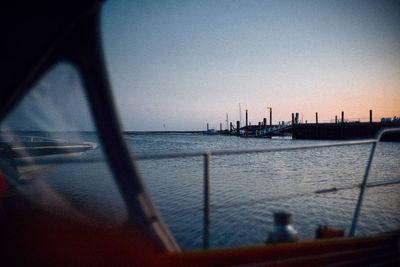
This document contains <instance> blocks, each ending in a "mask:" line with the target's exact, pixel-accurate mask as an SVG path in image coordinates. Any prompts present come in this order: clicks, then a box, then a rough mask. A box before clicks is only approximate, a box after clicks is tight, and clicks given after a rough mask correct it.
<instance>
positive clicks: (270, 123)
mask: <svg viewBox="0 0 400 267" xmlns="http://www.w3.org/2000/svg"><path fill="white" fill-rule="evenodd" d="M269 126H272V108H269Z"/></svg>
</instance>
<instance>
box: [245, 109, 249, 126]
mask: <svg viewBox="0 0 400 267" xmlns="http://www.w3.org/2000/svg"><path fill="white" fill-rule="evenodd" d="M247 126H249V112H248V110H247V109H246V130H247Z"/></svg>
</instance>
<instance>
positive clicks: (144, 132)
mask: <svg viewBox="0 0 400 267" xmlns="http://www.w3.org/2000/svg"><path fill="white" fill-rule="evenodd" d="M10 133H11V134H12V133H18V134H41V133H50V134H51V133H56V134H57V133H97V131H51V132H49V131H36V130H34V131H30V130H26V131H25V130H17V131H0V134H10ZM122 133H123V134H125V135H140V134H201V133H203V131H123V132H122Z"/></svg>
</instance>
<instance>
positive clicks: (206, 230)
mask: <svg viewBox="0 0 400 267" xmlns="http://www.w3.org/2000/svg"><path fill="white" fill-rule="evenodd" d="M210 157H211V154H210V153H209V152H207V153H206V154H204V184H203V187H204V210H203V212H204V213H203V248H204V249H208V247H209V236H210Z"/></svg>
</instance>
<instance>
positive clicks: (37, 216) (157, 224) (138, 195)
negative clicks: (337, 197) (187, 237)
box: [0, 1, 400, 266]
mask: <svg viewBox="0 0 400 267" xmlns="http://www.w3.org/2000/svg"><path fill="white" fill-rule="evenodd" d="M101 5H102V3H101V2H100V1H60V2H58V1H57V2H46V3H37V2H28V3H25V4H24V6H23V7H20V6H16V7H15V8H13V9H10V10H7V12H4V14H3V15H4V16H3V18H2V19H4V20H5V21H7V22H8V23H6V24H4V23H3V25H4V26H5V27H6V31H5V32H3V35H2V36H3V40H7V42H3V43H5V44H6V45H7V48H3V52H4V51H7V53H10V54H12V55H13V60H10V61H7V60H5V61H2V62H1V65H2V72H3V74H5V75H4V77H3V78H2V86H3V87H2V90H1V97H0V102H1V104H0V118H1V119H4V118H5V117H6V116H7V114H8V113H9V112H11V110H12V109H13V108H14V107H15V106H16V104H17V103H18V102H19V101H20V100H21V99H22V98H23V96H24V95H25V94H26V93H27V92H28V91H29V90H30V89H31V87H32V85H33V84H34V82H35V81H37V80H38V79H39V78H40V77H41V76H42V75H43V73H44V72H45V71H46V70H48V69H49V68H51V67H52V66H54V64H55V63H57V62H60V61H61V60H68V61H69V62H72V63H73V64H74V65H75V66H76V67H77V69H78V70H79V72H80V74H81V76H82V80H83V84H84V87H85V92H86V94H87V97H88V100H89V103H90V107H91V112H92V114H93V116H94V120H95V125H96V128H97V132H98V134H99V137H100V141H101V144H102V146H103V148H104V154H105V158H106V160H107V161H108V165H109V166H110V169H111V172H112V177H113V178H114V180H115V183H116V184H117V186H118V189H119V192H120V194H121V197H122V199H123V202H124V203H125V205H126V210H127V217H126V220H125V222H124V223H123V224H122V225H117V226H115V225H110V224H108V223H106V222H103V221H101V220H83V219H82V218H80V217H79V216H76V217H75V216H71V215H70V214H68V213H67V212H64V211H65V210H68V209H69V208H70V205H69V204H68V203H65V202H63V201H61V200H60V198H59V195H58V194H57V191H56V190H53V189H51V188H49V187H48V186H46V185H44V184H43V183H41V179H40V178H38V179H34V180H35V181H34V182H32V183H29V182H28V183H20V182H18V181H16V180H15V177H13V175H12V171H11V170H12V169H13V164H15V161H13V159H10V158H4V157H3V158H0V186H1V190H0V192H1V196H0V197H1V198H0V220H1V223H0V235H1V242H0V244H1V245H0V255H1V257H0V262H1V264H2V265H5V266H9V265H64V264H65V265H89V264H90V265H132V266H231V265H245V266H264V265H279V266H283V265H285V266H287V265H294V264H297V265H324V264H326V265H328V264H330V265H364V264H378V265H379V264H381V265H398V264H399V240H400V234H399V232H391V233H383V234H381V235H375V236H368V237H335V238H333V239H318V240H306V241H298V242H293V243H271V244H268V245H262V246H260V245H259V246H250V247H238V248H224V249H210V250H209V249H204V250H200V251H192V252H182V251H181V249H180V247H179V244H178V243H177V242H176V240H175V238H174V236H173V235H172V234H171V232H170V230H169V229H168V227H167V225H166V224H165V223H164V221H163V219H162V217H161V216H160V214H159V212H158V211H157V209H156V207H155V206H154V204H153V202H152V199H151V197H150V194H149V193H148V190H147V189H146V186H145V184H144V182H143V180H142V178H141V175H140V172H139V170H138V168H137V166H136V163H135V159H134V157H133V156H132V154H131V152H130V150H129V148H128V146H127V144H126V140H125V139H124V136H123V134H122V131H121V128H120V123H119V117H118V114H117V112H116V108H115V104H114V101H113V97H112V93H111V88H110V83H109V80H108V75H107V71H106V67H105V64H104V59H103V54H102V46H101V41H100V34H99V16H100V10H101ZM381 134H382V133H381ZM379 138H380V137H378V139H376V140H372V141H371V140H369V141H368V142H370V143H371V144H376V143H377V142H378V141H379ZM89 147H90V146H89V145H87V146H86V145H85V146H82V147H80V148H82V149H83V148H84V149H86V148H88V149H89ZM15 148H16V147H14V150H15ZM60 149H61V148H60ZM25 150H26V151H28V150H29V149H28V148H25ZM79 152H82V151H80V150H79ZM248 152H249V151H239V152H235V151H225V152H207V153H204V154H202V153H201V155H203V156H204V159H205V173H206V174H207V172H209V159H210V156H211V155H212V154H218V153H219V154H223V153H233V154H234V153H248ZM253 152H254V151H253ZM259 152H261V151H259ZM372 155H373V154H372ZM168 156H171V155H161V156H160V157H168ZM175 156H176V155H175ZM14 158H15V157H14ZM77 159H78V160H79V157H78V158H77ZM32 164H39V163H37V162H36V163H35V162H34V161H33V163H32ZM368 168H369V167H368ZM206 176H207V175H206ZM365 182H366V181H365ZM205 184H206V186H205V189H206V191H207V190H208V188H209V185H207V183H205ZM363 186H364V188H365V183H364V184H363ZM362 188H363V187H362ZM32 190H33V191H32ZM360 199H361V200H362V198H361V197H360ZM207 203H208V201H207V194H205V206H204V209H205V211H206V210H207V205H208V204H207ZM360 204H361V203H360ZM49 206H51V207H53V208H54V207H55V209H50V208H49ZM357 207H358V208H360V207H361V205H359V206H357ZM54 210H56V211H57V212H55V211H54ZM74 214H75V213H74ZM205 214H206V213H205ZM204 221H205V224H207V223H208V218H207V217H206V216H205V218H204ZM207 235H208V234H207V231H205V235H204V239H205V241H207V238H208V237H207ZM205 243H206V242H205Z"/></svg>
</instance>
